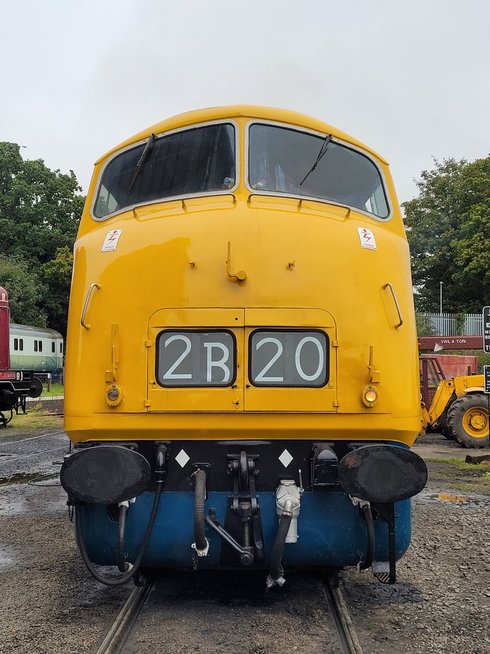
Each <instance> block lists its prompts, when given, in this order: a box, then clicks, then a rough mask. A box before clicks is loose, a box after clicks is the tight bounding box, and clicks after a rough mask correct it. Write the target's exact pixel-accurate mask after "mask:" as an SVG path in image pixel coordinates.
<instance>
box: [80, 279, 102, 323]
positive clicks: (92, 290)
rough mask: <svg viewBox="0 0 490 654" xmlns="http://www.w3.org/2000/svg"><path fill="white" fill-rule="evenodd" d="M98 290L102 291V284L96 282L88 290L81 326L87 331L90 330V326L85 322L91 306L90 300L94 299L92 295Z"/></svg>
mask: <svg viewBox="0 0 490 654" xmlns="http://www.w3.org/2000/svg"><path fill="white" fill-rule="evenodd" d="M96 288H97V289H100V284H97V283H95V282H94V283H93V284H91V285H90V288H89V289H88V292H87V296H86V298H85V302H84V305H83V309H82V315H81V317H80V324H81V325H82V327H85V329H90V325H89V324H88V323H86V322H85V318H86V316H87V311H88V307H89V304H90V299H91V297H92V293H93V292H94V290H95V289H96Z"/></svg>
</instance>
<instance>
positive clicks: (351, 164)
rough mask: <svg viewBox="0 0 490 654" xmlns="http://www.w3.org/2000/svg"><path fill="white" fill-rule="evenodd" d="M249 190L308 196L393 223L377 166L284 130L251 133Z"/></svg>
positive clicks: (259, 128) (262, 128) (258, 127)
mask: <svg viewBox="0 0 490 654" xmlns="http://www.w3.org/2000/svg"><path fill="white" fill-rule="evenodd" d="M248 157H249V159H248V166H249V172H248V185H249V187H250V188H251V189H252V190H255V191H259V192H264V193H274V194H276V193H280V194H285V195H293V196H304V197H308V198H312V199H319V200H324V201H328V200H331V201H332V202H335V203H338V204H342V205H346V206H349V207H353V208H355V209H360V210H361V211H365V212H368V213H371V214H373V215H375V216H376V217H378V218H387V217H388V215H389V207H388V202H387V200H386V195H385V191H384V188H383V182H382V178H381V175H380V173H379V170H378V168H377V167H376V165H375V164H374V162H373V161H372V160H371V159H370V158H369V157H367V156H366V155H364V154H362V153H361V152H359V151H357V150H353V149H351V148H348V147H346V146H344V145H341V144H340V143H337V142H333V141H332V139H331V136H330V135H325V136H318V135H316V134H311V133H308V132H302V131H299V130H295V129H289V128H287V127H281V126H278V125H265V124H259V123H254V124H252V125H251V126H250V128H249V151H248Z"/></svg>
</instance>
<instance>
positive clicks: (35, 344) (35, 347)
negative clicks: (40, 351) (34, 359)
mask: <svg viewBox="0 0 490 654" xmlns="http://www.w3.org/2000/svg"><path fill="white" fill-rule="evenodd" d="M34 352H37V341H34Z"/></svg>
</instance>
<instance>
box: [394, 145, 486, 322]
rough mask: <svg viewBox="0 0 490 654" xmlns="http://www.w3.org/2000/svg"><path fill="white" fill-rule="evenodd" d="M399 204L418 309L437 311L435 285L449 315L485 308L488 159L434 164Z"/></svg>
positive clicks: (425, 171)
mask: <svg viewBox="0 0 490 654" xmlns="http://www.w3.org/2000/svg"><path fill="white" fill-rule="evenodd" d="M434 164H435V167H434V169H433V170H430V171H427V170H424V171H423V172H422V173H421V179H420V180H419V181H418V182H417V186H418V188H419V196H418V197H417V198H415V199H413V200H410V201H409V202H405V203H404V204H403V208H404V210H405V223H406V226H407V235H408V240H409V243H410V250H411V257H412V274H413V281H414V285H415V288H416V289H417V291H418V292H416V294H415V301H416V305H417V309H419V310H420V311H437V310H438V309H439V292H440V282H441V281H442V282H443V283H444V286H443V289H444V306H443V309H444V310H445V311H449V312H455V313H457V312H479V311H481V308H482V306H484V305H485V304H490V247H489V237H488V235H489V234H490V156H489V157H487V158H485V159H478V160H476V161H474V162H471V163H468V162H467V161H466V160H464V159H463V160H461V161H455V160H454V159H446V160H444V161H442V162H439V161H437V160H435V161H434Z"/></svg>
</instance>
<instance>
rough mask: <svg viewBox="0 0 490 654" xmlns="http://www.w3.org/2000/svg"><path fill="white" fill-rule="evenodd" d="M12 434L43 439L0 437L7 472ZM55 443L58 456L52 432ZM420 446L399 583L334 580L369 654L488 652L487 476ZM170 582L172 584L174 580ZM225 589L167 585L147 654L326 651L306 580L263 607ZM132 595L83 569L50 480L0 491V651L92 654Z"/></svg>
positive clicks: (361, 577)
mask: <svg viewBox="0 0 490 654" xmlns="http://www.w3.org/2000/svg"><path fill="white" fill-rule="evenodd" d="M14 431H15V436H16V438H19V440H20V439H21V438H30V437H31V436H35V435H39V434H40V433H41V432H40V431H39V429H38V430H36V429H34V430H31V431H30V432H29V431H24V430H23V431H22V432H21V431H19V430H18V429H15V430H14V429H13V428H11V429H7V430H5V431H2V432H1V433H0V463H1V464H2V465H3V467H4V469H5V468H6V463H2V458H3V459H4V461H5V462H6V460H7V457H2V456H1V454H2V453H11V451H12V450H11V449H10V450H9V449H8V448H7V446H6V444H7V443H8V442H9V441H11V440H12V436H13V434H14ZM53 438H54V444H53V446H52V447H53V449H56V447H57V446H58V445H59V444H60V441H59V439H60V434H59V432H56V433H55V434H54V436H53ZM33 442H34V441H33ZM40 442H43V443H44V441H40ZM28 444H29V443H28ZM29 445H32V443H30V444H29ZM441 448H442V449H441ZM451 448H452V449H451ZM47 449H50V448H47ZM439 449H441V451H443V455H440V454H439V453H438V452H437V450H439ZM418 450H419V452H420V453H422V455H424V456H425V455H426V454H427V455H428V456H431V457H434V456H436V457H437V458H438V461H436V462H434V463H431V462H429V469H430V473H431V481H430V483H429V486H428V488H427V490H426V491H424V493H423V494H421V495H420V496H419V497H417V498H416V499H415V500H414V524H413V530H414V535H413V543H412V547H411V549H410V550H409V552H408V554H407V555H406V556H405V557H404V559H403V560H402V561H401V562H400V563H399V564H398V580H399V583H398V584H397V585H396V586H383V585H382V584H380V583H379V582H377V581H375V580H374V579H373V577H372V575H371V574H370V573H362V574H359V573H357V572H356V571H347V572H344V573H343V575H342V577H343V578H342V590H343V594H344V597H345V599H346V602H347V604H348V606H349V608H350V609H351V612H352V615H353V620H354V623H355V626H356V628H357V630H358V634H359V637H360V640H361V642H362V643H363V646H364V651H365V653H366V654H378V653H379V654H388V652H389V653H390V654H393V653H395V654H398V653H403V652H407V653H408V654H411V653H424V654H425V653H431V652H434V653H442V652H444V654H456V653H458V654H460V653H462V652H464V653H465V654H476V653H478V654H490V619H489V617H488V616H489V615H490V555H489V552H490V531H489V525H490V489H488V488H487V485H486V484H487V482H486V477H483V476H482V474H483V473H482V472H478V474H479V475H480V476H479V478H478V479H477V480H476V481H475V479H471V478H470V477H471V475H469V473H464V474H463V473H462V472H461V471H459V470H458V469H457V468H454V467H451V466H450V465H449V464H448V465H445V464H444V463H441V461H440V460H439V459H440V458H444V456H448V455H449V456H451V457H456V458H460V459H461V458H463V459H464V455H465V454H466V453H467V451H464V450H461V448H454V447H453V444H452V443H450V442H447V441H445V440H444V439H442V437H440V436H435V435H434V436H431V437H430V438H429V439H426V440H425V441H424V442H423V443H421V444H420V446H418ZM434 450H436V453H435V454H434ZM472 453H474V452H472ZM28 454H29V458H26V459H25V461H26V465H27V462H29V465H30V466H31V470H32V464H33V458H35V459H36V460H37V458H39V461H40V463H39V465H40V466H41V468H42V470H47V469H48V468H47V466H48V463H47V461H46V460H44V461H43V460H42V457H32V456H30V455H31V454H32V452H31V451H29V452H28ZM53 456H54V457H55V458H53ZM10 458H11V457H10ZM47 458H48V459H50V460H49V464H50V465H52V463H53V461H55V460H58V461H59V454H58V453H57V452H56V451H53V452H52V453H50V454H48V455H47ZM476 468H477V467H475V470H476ZM56 469H57V468H55V471H56ZM478 469H479V471H480V470H481V467H480V466H478ZM487 470H489V468H487ZM17 472H18V470H17V468H16V474H17ZM475 474H476V473H475ZM5 476H8V475H3V477H4V478H5ZM1 477H2V466H1V465H0V478H1ZM172 583H173V584H174V585H175V584H177V586H178V584H179V580H178V578H177V579H176V580H174V581H173V582H172ZM234 583H235V589H234V594H232V595H229V596H226V593H225V595H224V596H223V594H222V593H217V592H215V593H214V595H213V593H212V594H211V597H209V596H208V595H205V594H203V591H202V586H200V585H199V584H200V582H194V581H189V577H186V581H184V580H182V586H178V590H175V587H169V586H167V590H166V591H165V592H164V593H163V595H164V597H163V598H160V599H161V601H162V602H164V604H166V609H167V610H166V612H165V614H163V613H162V619H163V616H164V617H165V623H166V627H167V633H168V634H169V638H170V636H171V642H172V643H174V644H173V645H172V646H170V644H169V645H168V646H169V647H171V648H170V649H165V647H164V645H161V646H160V647H159V648H158V649H156V650H153V651H158V652H162V653H163V652H172V653H174V652H175V653H177V652H182V653H184V652H202V653H204V652H210V653H211V652H213V654H214V653H217V652H227V653H230V654H231V653H233V652H241V653H242V654H266V653H267V654H269V653H271V652H276V651H278V652H279V651H284V650H285V649H288V648H289V650H290V651H293V652H294V651H296V652H305V653H310V652H311V653H312V654H315V653H316V652H318V654H324V653H325V651H327V650H326V649H325V645H326V640H325V639H323V640H322V632H323V630H324V629H326V628H327V625H326V622H325V617H324V615H323V614H322V606H323V605H322V598H321V594H320V593H319V592H318V590H317V586H316V585H315V583H314V580H312V579H311V577H308V576H306V577H305V579H304V583H303V582H302V580H301V577H297V576H294V575H291V576H290V579H289V587H288V588H287V591H286V593H285V594H284V597H283V598H276V599H275V600H274V601H267V602H263V601H259V602H257V601H256V600H255V599H253V598H251V596H250V595H249V594H248V593H244V597H243V600H241V601H238V599H237V597H238V595H239V592H238V591H237V587H239V586H240V583H238V584H237V583H236V582H234ZM169 588H173V590H169ZM285 590H286V589H285ZM129 591H130V587H127V588H123V589H109V588H106V587H103V586H101V585H100V584H98V583H97V582H96V581H95V580H93V579H92V577H90V575H89V574H88V573H87V572H86V570H85V568H84V566H83V564H82V562H81V560H80V557H79V555H78V552H77V549H76V546H75V544H74V538H73V529H72V525H71V523H70V522H69V520H68V516H67V507H66V504H65V496H64V493H63V491H62V489H61V488H60V487H59V486H57V485H56V480H55V479H51V480H50V479H47V478H46V476H44V478H43V479H42V480H41V481H38V482H35V481H32V480H31V481H30V483H29V484H27V483H19V484H14V485H8V486H5V485H4V486H1V485H0V653H2V654H3V653H7V652H8V653H11V652H12V653H13V652H15V653H16V654H17V653H18V654H27V653H29V654H38V653H50V654H72V653H73V654H82V653H84V652H88V653H89V652H93V651H94V649H95V648H96V646H97V644H98V643H99V642H100V640H101V638H102V637H103V635H104V630H105V629H106V628H107V626H108V625H109V624H110V622H111V621H112V619H113V618H114V617H115V615H116V613H117V611H118V609H119V606H120V604H121V602H122V600H123V599H124V598H125V597H126V596H127V595H128V594H129ZM296 599H298V600H299V602H296V601H295V600H296ZM157 600H158V597H156V596H155V598H154V599H153V600H152V605H153V608H151V607H150V610H149V611H148V612H147V615H146V617H145V619H146V620H147V624H148V626H149V627H150V626H151V625H152V624H155V623H156V622H158V612H157V611H155V606H157V607H158V601H160V600H158V601H157ZM178 626H180V628H179V627H178ZM138 638H139V640H138ZM138 638H136V639H135V640H134V642H133V645H132V649H131V651H132V652H137V651H141V652H146V651H148V649H147V648H148V645H149V644H150V643H151V639H148V638H146V637H144V636H143V637H141V634H140V636H139V637H138ZM240 640H242V642H243V647H241V646H240V645H239V643H240ZM327 640H328V639H327ZM169 642H170V641H169ZM138 643H139V645H140V646H141V649H138V647H139V645H138ZM279 645H280V647H279Z"/></svg>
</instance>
